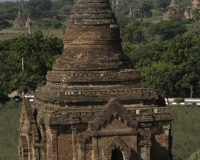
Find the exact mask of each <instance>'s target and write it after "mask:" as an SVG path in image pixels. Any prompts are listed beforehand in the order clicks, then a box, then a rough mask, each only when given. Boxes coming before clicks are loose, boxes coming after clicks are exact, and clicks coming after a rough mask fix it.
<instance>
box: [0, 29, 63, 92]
mask: <svg viewBox="0 0 200 160" xmlns="http://www.w3.org/2000/svg"><path fill="white" fill-rule="evenodd" d="M62 48H63V44H62V40H61V39H59V38H56V37H53V36H50V37H44V36H43V34H42V32H41V31H37V32H34V33H33V34H32V35H23V36H19V37H15V38H12V39H9V40H5V41H1V42H0V51H1V52H0V60H1V64H0V93H1V94H3V95H7V94H8V93H10V92H12V91H13V90H18V91H19V92H22V91H25V92H28V91H32V90H34V89H35V88H36V87H37V86H40V85H44V84H45V82H46V80H45V75H46V73H47V71H48V70H50V69H51V66H52V64H53V62H54V61H55V59H56V58H57V57H58V56H59V54H61V52H62ZM22 57H23V58H24V68H25V69H24V71H22V65H21V59H22Z"/></svg>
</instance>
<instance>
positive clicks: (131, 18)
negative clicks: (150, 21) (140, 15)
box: [128, 7, 135, 22]
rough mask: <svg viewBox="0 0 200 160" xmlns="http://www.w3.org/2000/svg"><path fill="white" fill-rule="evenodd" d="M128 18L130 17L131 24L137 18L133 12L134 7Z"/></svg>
mask: <svg viewBox="0 0 200 160" xmlns="http://www.w3.org/2000/svg"><path fill="white" fill-rule="evenodd" d="M128 17H129V19H130V21H131V22H134V21H135V17H134V15H133V12H132V7H130V11H129V15H128Z"/></svg>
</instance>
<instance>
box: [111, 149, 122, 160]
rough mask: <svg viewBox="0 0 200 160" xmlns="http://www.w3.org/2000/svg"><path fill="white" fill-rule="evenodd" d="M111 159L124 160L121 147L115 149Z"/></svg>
mask: <svg viewBox="0 0 200 160" xmlns="http://www.w3.org/2000/svg"><path fill="white" fill-rule="evenodd" d="M111 160H123V155H122V152H121V151H120V150H119V149H115V150H113V152H112V157H111Z"/></svg>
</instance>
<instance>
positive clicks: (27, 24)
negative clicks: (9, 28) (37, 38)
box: [26, 14, 32, 28]
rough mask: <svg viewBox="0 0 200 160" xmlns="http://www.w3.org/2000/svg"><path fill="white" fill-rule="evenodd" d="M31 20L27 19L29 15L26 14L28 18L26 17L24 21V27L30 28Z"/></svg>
mask: <svg viewBox="0 0 200 160" xmlns="http://www.w3.org/2000/svg"><path fill="white" fill-rule="evenodd" d="M31 25H32V24H31V19H30V17H29V14H28V17H27V20H26V27H27V28H31Z"/></svg>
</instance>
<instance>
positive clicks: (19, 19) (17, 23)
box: [14, 9, 24, 27]
mask: <svg viewBox="0 0 200 160" xmlns="http://www.w3.org/2000/svg"><path fill="white" fill-rule="evenodd" d="M23 26H24V20H23V18H22V15H21V11H20V9H19V12H18V14H17V18H16V19H15V21H14V27H23Z"/></svg>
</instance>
